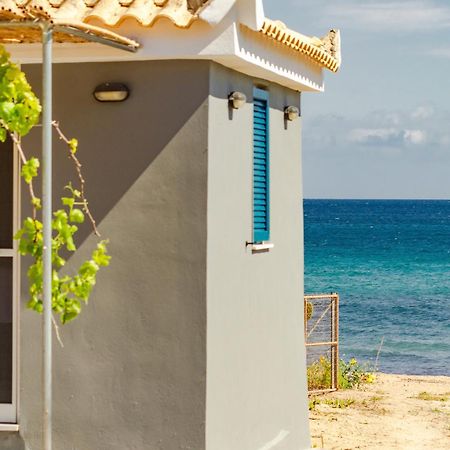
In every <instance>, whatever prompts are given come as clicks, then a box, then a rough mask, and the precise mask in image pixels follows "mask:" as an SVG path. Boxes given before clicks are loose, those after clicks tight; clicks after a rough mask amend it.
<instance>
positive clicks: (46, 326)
mask: <svg viewBox="0 0 450 450" xmlns="http://www.w3.org/2000/svg"><path fill="white" fill-rule="evenodd" d="M52 42H53V30H52V27H51V25H48V24H44V25H43V28H42V45H43V55H42V106H43V115H42V223H43V232H44V249H43V263H44V273H43V282H44V286H43V302H44V317H43V322H42V339H43V365H42V372H43V373H42V384H43V420H44V423H43V449H44V450H51V449H52Z"/></svg>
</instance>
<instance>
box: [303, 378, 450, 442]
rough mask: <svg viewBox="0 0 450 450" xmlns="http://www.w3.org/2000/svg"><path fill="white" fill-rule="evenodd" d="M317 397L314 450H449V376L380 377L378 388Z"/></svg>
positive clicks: (312, 415) (312, 414) (313, 415)
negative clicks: (339, 403)
mask: <svg viewBox="0 0 450 450" xmlns="http://www.w3.org/2000/svg"><path fill="white" fill-rule="evenodd" d="M421 393H422V394H421ZM425 393H426V394H425ZM419 394H421V395H419ZM316 398H317V401H320V403H319V404H316V406H315V409H314V410H312V411H310V425H311V435H312V443H313V447H314V448H325V449H328V450H347V449H349V450H350V449H352V450H353V449H385V450H398V449H401V450H410V449H411V450H416V449H417V450H419V449H424V450H425V449H427V450H450V377H432V376H409V375H387V374H378V375H377V380H376V381H375V382H374V383H373V384H369V385H365V386H364V387H362V388H360V389H357V390H346V391H339V392H333V393H331V394H326V395H321V396H318V397H316ZM345 399H349V402H347V403H351V401H352V400H353V401H354V403H352V404H350V405H348V406H345V403H346V402H345ZM310 400H311V399H310ZM338 401H340V402H341V406H343V407H341V408H339V407H337V406H338V405H337V402H338ZM326 402H328V404H327V403H326Z"/></svg>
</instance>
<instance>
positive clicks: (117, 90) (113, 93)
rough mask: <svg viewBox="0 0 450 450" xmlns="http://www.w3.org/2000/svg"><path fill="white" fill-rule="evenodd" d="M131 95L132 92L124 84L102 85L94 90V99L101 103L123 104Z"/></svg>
mask: <svg viewBox="0 0 450 450" xmlns="http://www.w3.org/2000/svg"><path fill="white" fill-rule="evenodd" d="M129 95H130V90H129V89H128V87H127V86H125V85H124V84H122V83H102V84H99V85H98V86H97V87H96V88H95V90H94V97H95V99H96V100H98V101H99V102H123V101H124V100H126V99H127V98H128V96H129Z"/></svg>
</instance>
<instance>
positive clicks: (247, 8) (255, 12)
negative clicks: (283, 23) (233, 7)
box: [237, 0, 266, 31]
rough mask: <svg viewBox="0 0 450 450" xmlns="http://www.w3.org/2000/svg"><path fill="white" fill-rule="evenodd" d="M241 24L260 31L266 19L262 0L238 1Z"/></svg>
mask: <svg viewBox="0 0 450 450" xmlns="http://www.w3.org/2000/svg"><path fill="white" fill-rule="evenodd" d="M237 3H238V18H239V23H241V24H243V25H246V26H248V27H249V28H251V29H252V30H254V31H259V30H260V29H261V28H262V26H263V24H264V20H265V18H266V16H265V14H264V6H263V3H262V0H237Z"/></svg>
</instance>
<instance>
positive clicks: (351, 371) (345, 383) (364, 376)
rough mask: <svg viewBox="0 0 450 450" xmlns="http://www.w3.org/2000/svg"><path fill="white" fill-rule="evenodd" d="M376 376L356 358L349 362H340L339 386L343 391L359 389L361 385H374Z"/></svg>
mask: <svg viewBox="0 0 450 450" xmlns="http://www.w3.org/2000/svg"><path fill="white" fill-rule="evenodd" d="M374 381H375V374H374V373H373V371H371V370H369V369H368V368H367V367H366V366H363V365H361V364H360V363H358V361H357V360H356V359H355V358H352V359H351V360H350V361H349V362H345V361H344V360H343V359H341V360H339V371H338V385H339V387H340V388H341V389H352V388H357V387H359V386H360V385H361V384H365V383H373V382H374Z"/></svg>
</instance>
